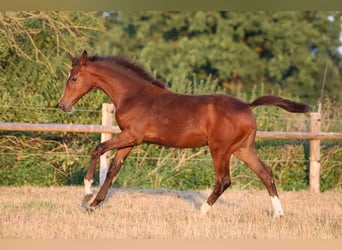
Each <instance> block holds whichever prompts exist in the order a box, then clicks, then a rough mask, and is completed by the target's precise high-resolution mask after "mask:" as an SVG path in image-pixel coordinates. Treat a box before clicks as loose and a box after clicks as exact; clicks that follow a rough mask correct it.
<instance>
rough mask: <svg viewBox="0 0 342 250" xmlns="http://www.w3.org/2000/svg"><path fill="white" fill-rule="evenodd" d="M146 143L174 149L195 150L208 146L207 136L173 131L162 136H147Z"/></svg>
mask: <svg viewBox="0 0 342 250" xmlns="http://www.w3.org/2000/svg"><path fill="white" fill-rule="evenodd" d="M144 141H145V142H149V143H153V144H158V145H163V146H167V147H174V148H194V147H201V146H205V145H207V144H208V142H207V138H206V136H204V135H202V134H200V133H177V134H173V133H172V132H171V131H168V132H167V133H162V134H158V135H157V134H150V135H149V134H147V135H146V137H145V138H144Z"/></svg>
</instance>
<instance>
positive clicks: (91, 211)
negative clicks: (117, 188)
mask: <svg viewBox="0 0 342 250" xmlns="http://www.w3.org/2000/svg"><path fill="white" fill-rule="evenodd" d="M94 211H95V207H87V208H86V209H85V212H86V213H87V214H91V213H93V212H94Z"/></svg>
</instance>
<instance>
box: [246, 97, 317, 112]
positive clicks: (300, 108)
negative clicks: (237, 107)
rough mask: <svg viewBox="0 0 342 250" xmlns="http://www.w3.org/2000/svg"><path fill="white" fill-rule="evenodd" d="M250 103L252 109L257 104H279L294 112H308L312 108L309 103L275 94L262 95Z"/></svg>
mask: <svg viewBox="0 0 342 250" xmlns="http://www.w3.org/2000/svg"><path fill="white" fill-rule="evenodd" d="M248 105H249V106H250V107H251V108H252V109H253V108H255V107H257V106H277V107H280V108H282V109H285V110H286V111H289V112H292V113H306V112H308V111H309V110H310V106H309V105H307V104H304V103H298V102H293V101H290V100H287V99H283V98H281V97H279V96H274V95H265V96H261V97H259V98H257V99H256V100H254V101H253V102H252V103H250V104H248Z"/></svg>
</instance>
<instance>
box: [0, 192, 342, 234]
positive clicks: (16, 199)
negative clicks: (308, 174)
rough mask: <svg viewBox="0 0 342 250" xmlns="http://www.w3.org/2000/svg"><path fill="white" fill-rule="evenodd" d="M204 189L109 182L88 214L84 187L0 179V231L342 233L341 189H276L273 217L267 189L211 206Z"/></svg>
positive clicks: (231, 196) (232, 194)
mask: <svg viewBox="0 0 342 250" xmlns="http://www.w3.org/2000/svg"><path fill="white" fill-rule="evenodd" d="M209 193H210V191H209V190H207V191H192V192H189V191H187V192H185V191H184V192H183V191H182V192H181V191H166V190H137V189H112V190H111V191H110V195H109V198H108V199H107V200H106V202H105V203H104V204H103V206H102V207H100V208H99V209H98V210H96V212H95V213H93V214H90V215H89V214H87V213H85V212H84V211H83V208H82V197H83V188H82V187H51V188H35V187H20V188H19V187H0V238H1V239H12V238H15V239H95V238H96V239H341V238H342V193H340V192H332V191H331V192H325V193H322V194H313V193H310V192H308V191H301V192H281V193H280V198H281V201H282V203H283V207H284V210H285V217H283V218H282V219H278V220H275V219H272V216H271V211H272V209H271V204H270V201H269V198H268V195H267V193H266V191H259V190H249V191H245V190H244V191H241V190H234V189H230V190H228V191H226V192H225V193H224V194H223V195H222V197H221V198H220V199H219V201H218V202H217V203H216V204H215V205H214V207H213V209H212V210H211V211H210V212H209V214H208V215H207V216H206V217H204V218H200V215H199V207H200V205H201V204H202V202H203V201H205V200H206V198H207V196H208V194H209Z"/></svg>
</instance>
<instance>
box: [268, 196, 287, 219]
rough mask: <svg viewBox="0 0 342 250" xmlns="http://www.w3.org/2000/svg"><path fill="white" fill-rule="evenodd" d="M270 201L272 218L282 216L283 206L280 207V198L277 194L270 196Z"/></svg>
mask: <svg viewBox="0 0 342 250" xmlns="http://www.w3.org/2000/svg"><path fill="white" fill-rule="evenodd" d="M271 202H272V206H273V211H274V213H273V218H278V217H282V216H284V211H283V208H282V207H281V203H280V200H279V198H278V197H277V196H274V197H272V196H271Z"/></svg>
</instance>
